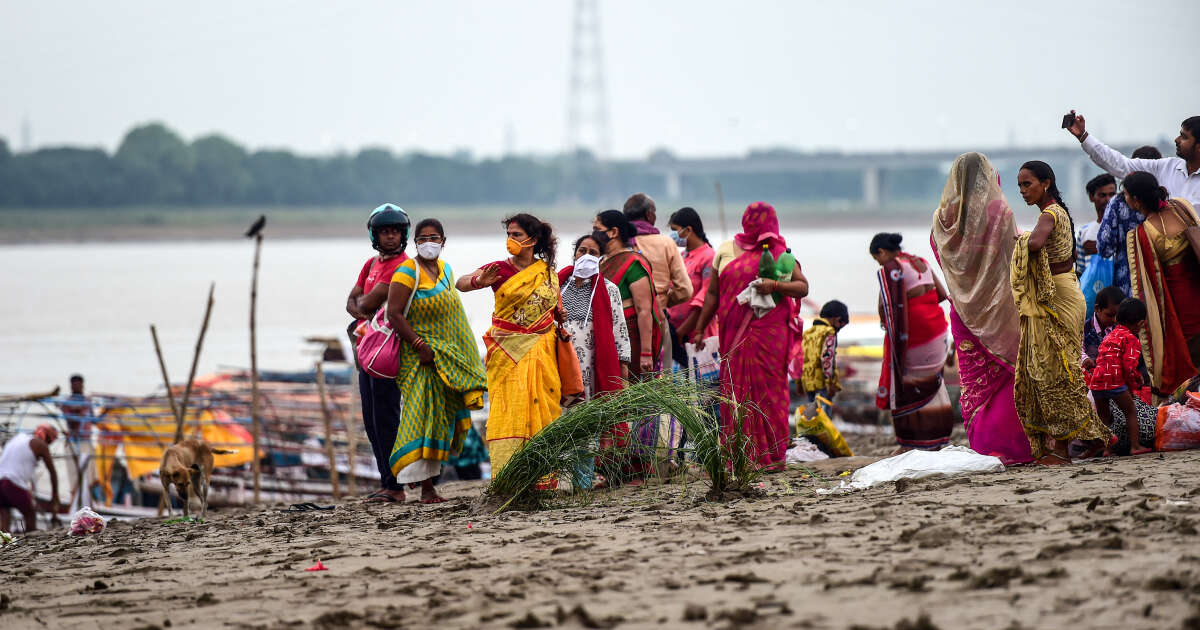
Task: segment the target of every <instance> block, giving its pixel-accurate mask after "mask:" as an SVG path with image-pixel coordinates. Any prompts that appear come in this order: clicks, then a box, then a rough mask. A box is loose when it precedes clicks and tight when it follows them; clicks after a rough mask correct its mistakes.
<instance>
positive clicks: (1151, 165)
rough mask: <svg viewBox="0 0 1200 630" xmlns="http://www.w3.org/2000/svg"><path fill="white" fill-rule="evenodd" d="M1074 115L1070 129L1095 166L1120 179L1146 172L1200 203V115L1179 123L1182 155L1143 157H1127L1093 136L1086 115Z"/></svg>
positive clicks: (1174, 192) (1178, 150) (1177, 143)
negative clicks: (1135, 172)
mask: <svg viewBox="0 0 1200 630" xmlns="http://www.w3.org/2000/svg"><path fill="white" fill-rule="evenodd" d="M1071 114H1074V115H1075V122H1074V123H1072V124H1071V125H1070V126H1069V127H1067V130H1068V131H1070V132H1071V135H1073V136H1075V137H1076V138H1078V139H1079V142H1080V144H1081V145H1083V151H1084V153H1087V154H1088V157H1090V158H1092V161H1093V162H1095V163H1096V166H1099V167H1100V168H1102V169H1104V170H1105V171H1108V172H1109V173H1110V174H1112V176H1113V177H1117V178H1120V179H1124V178H1125V177H1126V176H1127V175H1129V174H1130V173H1132V172H1134V171H1146V172H1147V173H1150V174H1151V175H1153V176H1154V177H1155V179H1157V180H1158V185H1159V186H1162V187H1163V188H1166V189H1167V193H1168V194H1170V195H1171V196H1172V197H1183V198H1184V199H1187V200H1188V201H1190V202H1192V205H1196V204H1197V203H1200V146H1198V145H1197V142H1196V139H1197V137H1200V116H1192V117H1190V118H1188V119H1186V120H1184V121H1183V123H1181V124H1180V129H1179V137H1178V138H1175V155H1177V156H1179V157H1170V158H1162V159H1159V160H1142V159H1130V158H1127V157H1125V156H1124V155H1121V153H1120V152H1118V151H1115V150H1113V149H1111V148H1109V147H1108V146H1106V145H1105V144H1104V143H1103V142H1100V141H1099V140H1097V139H1096V138H1094V137H1092V136H1091V135H1090V134H1088V132H1087V129H1086V127H1085V126H1084V125H1085V122H1084V120H1083V116H1081V115H1078V114H1075V110H1071Z"/></svg>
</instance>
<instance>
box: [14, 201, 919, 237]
mask: <svg viewBox="0 0 1200 630" xmlns="http://www.w3.org/2000/svg"><path fill="white" fill-rule="evenodd" d="M682 205H685V204H682V203H679V204H674V203H672V204H666V203H664V204H663V210H661V211H660V212H659V217H658V219H659V220H658V223H659V226H658V227H659V228H660V229H664V230H665V229H666V223H667V219H668V218H669V217H670V211H668V210H667V208H674V207H679V206H682ZM743 205H744V204H740V203H739V204H734V203H730V204H727V208H726V217H725V227H724V230H722V229H721V225H720V224H721V221H720V218H719V216H718V213H717V211H716V210H715V209H713V208H711V207H709V206H711V204H707V205H704V204H702V205H697V206H696V207H697V208H698V209H700V210H701V214H702V216H703V218H704V220H705V226H706V228H707V231H708V232H709V233H710V234H720V233H721V232H723V231H724V232H727V233H733V232H736V231H738V229H739V227H740V225H739V224H738V217H740V216H741V212H740V208H741V207H742V206H743ZM936 205H937V204H936V202H932V203H930V204H920V203H906V204H901V205H897V206H895V207H891V208H889V209H887V210H865V209H862V208H856V207H853V206H841V205H832V204H815V203H809V202H803V203H786V202H784V203H781V204H779V205H778V206H777V209H778V210H779V215H780V221H781V223H782V227H783V228H784V230H785V231H787V232H796V231H800V230H818V229H843V228H857V227H865V226H878V229H879V230H894V229H897V228H898V227H912V226H918V225H922V224H926V223H928V221H929V220H930V217H931V216H932V213H933V209H934V207H936ZM518 211H526V212H530V213H532V214H534V215H537V216H539V217H542V218H544V219H545V220H547V221H549V222H551V223H552V224H555V225H563V226H571V227H573V225H572V224H574V223H579V224H584V223H587V222H588V221H589V220H590V218H591V217H592V216H593V215H594V214H595V213H596V211H597V210H596V209H595V208H591V207H584V206H553V207H550V206H546V207H522V206H516V205H513V206H507V205H498V204H497V205H487V206H458V207H453V206H420V205H418V206H410V207H408V212H409V216H410V217H411V218H412V220H413V221H414V222H416V221H418V220H420V219H422V218H425V217H428V216H432V217H437V218H439V219H441V220H442V221H443V223H445V225H446V229H447V231H449V232H450V233H451V234H459V235H465V236H478V235H483V234H489V233H492V232H493V231H495V232H497V233H498V232H499V221H500V219H501V218H503V217H505V216H507V215H509V214H512V213H514V212H518ZM369 212H370V209H369V208H358V207H345V206H337V207H295V208H281V207H262V208H255V207H234V208H224V207H219V208H199V207H185V208H149V207H131V208H65V209H64V208H51V209H0V244H4V245H18V244H35V243H90V242H162V241H178V240H189V241H212V240H230V239H239V238H241V237H242V234H243V233H244V231H245V229H246V228H247V227H248V226H249V225H250V224H251V223H252V222H253V221H254V220H255V219H257V218H258V217H259V216H260V215H264V214H265V215H266V216H267V219H268V222H267V231H266V234H267V235H268V237H269V238H273V239H317V238H353V237H357V236H362V235H363V234H364V230H365V224H366V216H367V215H368V214H369ZM493 228H494V230H493ZM570 231H572V232H573V231H574V230H570Z"/></svg>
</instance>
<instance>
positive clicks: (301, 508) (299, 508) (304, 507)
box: [279, 503, 337, 512]
mask: <svg viewBox="0 0 1200 630" xmlns="http://www.w3.org/2000/svg"><path fill="white" fill-rule="evenodd" d="M335 507H337V506H335V505H326V506H320V505H317V504H316V503H293V504H292V505H291V507H289V508H288V509H286V510H279V511H280V512H317V511H320V512H327V511H329V510H332V509H334V508H335Z"/></svg>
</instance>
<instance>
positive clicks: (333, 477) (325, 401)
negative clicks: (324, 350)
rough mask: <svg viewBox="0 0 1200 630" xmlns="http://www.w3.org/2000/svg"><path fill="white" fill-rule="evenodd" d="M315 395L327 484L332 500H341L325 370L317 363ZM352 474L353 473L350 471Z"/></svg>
mask: <svg viewBox="0 0 1200 630" xmlns="http://www.w3.org/2000/svg"><path fill="white" fill-rule="evenodd" d="M317 393H318V394H320V396H321V418H322V419H323V420H324V421H325V455H326V456H327V457H328V458H329V483H330V484H331V485H332V487H333V498H335V499H340V498H342V493H341V491H340V490H339V489H338V469H337V459H336V458H335V457H336V455H337V451H336V450H335V449H334V448H333V414H332V413H331V412H330V411H329V395H328V393H327V392H326V390H325V369H324V368H322V367H321V362H320V361H317ZM351 473H353V471H351Z"/></svg>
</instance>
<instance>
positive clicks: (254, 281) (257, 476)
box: [250, 225, 263, 505]
mask: <svg viewBox="0 0 1200 630" xmlns="http://www.w3.org/2000/svg"><path fill="white" fill-rule="evenodd" d="M261 228H262V226H261V225H260V226H259V229H261ZM251 231H252V232H254V270H253V272H252V273H251V276H250V424H251V427H252V429H253V432H254V462H253V464H252V467H253V469H254V504H255V505H258V502H259V499H260V495H259V489H260V488H261V487H262V461H261V460H262V418H260V417H259V415H258V412H259V397H258V337H257V326H256V325H255V311H256V310H257V306H258V260H259V255H260V253H261V252H262V241H263V237H262V232H258V231H255V230H254V228H251Z"/></svg>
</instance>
